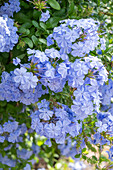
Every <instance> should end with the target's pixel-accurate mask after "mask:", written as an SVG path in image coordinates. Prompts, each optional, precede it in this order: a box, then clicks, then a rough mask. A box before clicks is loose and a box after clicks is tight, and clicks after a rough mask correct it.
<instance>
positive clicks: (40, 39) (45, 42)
mask: <svg viewBox="0 0 113 170" xmlns="http://www.w3.org/2000/svg"><path fill="white" fill-rule="evenodd" d="M38 40H39V42H41V43H42V44H45V45H47V41H46V40H45V39H44V38H39V39H38Z"/></svg>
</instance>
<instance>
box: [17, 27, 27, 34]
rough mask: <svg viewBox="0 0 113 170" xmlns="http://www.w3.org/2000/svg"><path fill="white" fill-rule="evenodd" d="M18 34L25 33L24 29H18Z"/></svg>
mask: <svg viewBox="0 0 113 170" xmlns="http://www.w3.org/2000/svg"><path fill="white" fill-rule="evenodd" d="M18 32H19V33H25V32H26V28H24V27H22V26H21V27H20V28H19V30H18Z"/></svg>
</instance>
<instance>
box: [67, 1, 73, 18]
mask: <svg viewBox="0 0 113 170" xmlns="http://www.w3.org/2000/svg"><path fill="white" fill-rule="evenodd" d="M73 11H74V2H71V3H70V5H69V10H68V14H69V15H71V14H72V13H73Z"/></svg>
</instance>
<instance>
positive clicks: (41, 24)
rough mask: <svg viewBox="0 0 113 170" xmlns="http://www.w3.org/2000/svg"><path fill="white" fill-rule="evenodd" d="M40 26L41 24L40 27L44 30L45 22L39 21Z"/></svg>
mask: <svg viewBox="0 0 113 170" xmlns="http://www.w3.org/2000/svg"><path fill="white" fill-rule="evenodd" d="M40 26H41V28H43V29H44V30H46V24H44V23H43V22H40Z"/></svg>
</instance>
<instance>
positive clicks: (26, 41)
mask: <svg viewBox="0 0 113 170" xmlns="http://www.w3.org/2000/svg"><path fill="white" fill-rule="evenodd" d="M22 40H23V41H24V42H25V43H26V44H27V45H28V46H29V47H30V48H33V43H32V41H31V40H30V39H29V38H28V37H26V38H23V39H22Z"/></svg>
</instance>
